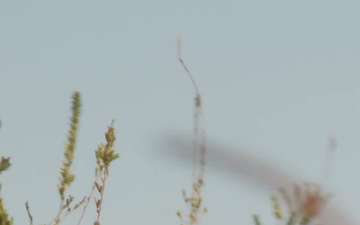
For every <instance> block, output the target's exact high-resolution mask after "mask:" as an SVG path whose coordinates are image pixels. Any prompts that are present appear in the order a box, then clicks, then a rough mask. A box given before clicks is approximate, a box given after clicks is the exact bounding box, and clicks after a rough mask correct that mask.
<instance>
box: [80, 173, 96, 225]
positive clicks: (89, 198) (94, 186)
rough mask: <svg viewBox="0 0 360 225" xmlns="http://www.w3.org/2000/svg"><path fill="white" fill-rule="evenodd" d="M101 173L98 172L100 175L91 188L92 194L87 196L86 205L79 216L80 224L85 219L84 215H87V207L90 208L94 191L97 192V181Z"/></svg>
mask: <svg viewBox="0 0 360 225" xmlns="http://www.w3.org/2000/svg"><path fill="white" fill-rule="evenodd" d="M100 175H101V174H98V175H97V176H96V178H95V181H94V184H93V186H92V188H91V192H90V195H89V196H88V197H87V198H86V199H87V200H86V203H85V205H84V207H83V210H82V212H81V216H80V218H79V221H78V223H77V225H80V224H81V221H82V220H83V218H84V216H85V212H86V210H87V208H88V206H89V203H90V200H91V199H92V197H93V196H94V192H95V188H96V185H95V182H96V181H97V180H98V179H99V178H100Z"/></svg>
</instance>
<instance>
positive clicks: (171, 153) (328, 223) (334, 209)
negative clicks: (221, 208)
mask: <svg viewBox="0 0 360 225" xmlns="http://www.w3.org/2000/svg"><path fill="white" fill-rule="evenodd" d="M166 149H168V150H167V151H165V152H163V153H164V154H165V155H167V157H170V158H172V159H174V158H176V159H178V160H179V159H180V161H181V163H189V164H190V163H191V162H192V161H191V160H192V156H193V154H192V138H191V137H190V136H187V135H181V134H180V135H179V134H177V135H173V136H171V135H169V136H167V139H166ZM206 158H207V161H206V164H207V165H206V167H207V168H211V169H215V170H217V171H220V172H223V173H227V174H231V175H233V176H234V178H239V179H241V180H243V181H247V182H251V183H252V184H254V185H256V186H257V187H258V188H267V189H271V191H275V190H278V188H279V187H288V186H290V185H293V184H299V183H301V182H302V181H304V180H303V179H302V178H301V177H300V176H298V175H295V174H290V172H289V171H286V170H285V169H284V168H281V167H279V166H277V165H274V164H271V163H269V162H266V161H265V160H264V159H260V158H259V157H256V156H255V155H252V154H251V153H249V151H246V150H245V149H244V150H243V149H239V148H235V147H232V146H230V145H229V144H225V143H221V142H215V141H210V142H209V141H208V142H207V156H206ZM317 224H321V225H356V224H358V223H356V222H355V220H354V218H352V216H351V215H350V214H349V213H348V212H346V211H345V210H344V209H342V208H341V206H339V205H334V204H331V200H330V203H329V204H328V205H327V206H326V207H325V209H324V211H323V213H322V214H321V215H320V216H319V218H318V222H317Z"/></svg>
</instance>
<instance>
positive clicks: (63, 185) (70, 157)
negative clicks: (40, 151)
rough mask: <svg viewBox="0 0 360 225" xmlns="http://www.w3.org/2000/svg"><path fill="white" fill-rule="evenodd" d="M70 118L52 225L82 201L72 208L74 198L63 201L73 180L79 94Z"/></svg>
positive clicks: (73, 98) (57, 222)
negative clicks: (71, 169) (57, 205)
mask: <svg viewBox="0 0 360 225" xmlns="http://www.w3.org/2000/svg"><path fill="white" fill-rule="evenodd" d="M71 110H72V117H71V118H70V129H69V134H68V142H67V143H66V144H65V153H64V156H65V159H64V160H63V162H62V163H63V168H61V169H60V175H61V178H60V184H59V185H58V191H59V195H60V198H61V203H60V207H59V211H58V214H57V215H56V217H55V219H54V224H55V225H58V224H60V221H61V220H62V219H64V218H65V217H66V216H68V215H69V214H70V213H71V212H72V211H73V210H75V209H77V208H78V207H79V206H78V204H81V203H82V202H83V201H80V202H79V203H78V204H76V205H75V206H74V207H71V204H72V202H73V200H74V197H73V196H71V195H69V196H68V197H67V198H66V199H65V193H66V190H67V189H68V188H69V186H70V185H71V183H72V182H73V181H74V179H75V175H74V174H72V173H71V171H70V167H71V165H72V163H73V161H74V152H75V147H76V141H77V133H78V126H79V120H80V112H81V95H80V92H74V94H73V96H72V107H71Z"/></svg>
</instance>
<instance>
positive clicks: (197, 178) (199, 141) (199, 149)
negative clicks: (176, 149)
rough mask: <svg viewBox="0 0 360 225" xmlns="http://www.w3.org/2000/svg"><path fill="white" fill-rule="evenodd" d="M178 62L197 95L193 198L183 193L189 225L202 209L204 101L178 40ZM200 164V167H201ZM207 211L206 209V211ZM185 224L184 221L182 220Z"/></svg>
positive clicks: (204, 147)
mask: <svg viewBox="0 0 360 225" xmlns="http://www.w3.org/2000/svg"><path fill="white" fill-rule="evenodd" d="M177 44H178V60H179V62H180V64H181V66H182V67H183V68H184V70H185V71H186V73H187V74H188V76H189V78H190V80H191V82H192V84H193V86H194V89H195V92H196V95H195V106H194V150H193V185H192V192H191V197H187V196H186V192H185V191H183V197H184V201H185V203H187V204H189V205H190V214H189V224H191V225H192V224H198V223H199V213H200V210H201V209H202V206H201V205H202V187H203V185H204V173H205V156H206V146H205V131H204V129H203V110H202V100H201V95H200V91H199V88H198V86H197V85H196V82H195V80H194V78H193V76H192V75H191V73H190V70H189V69H188V68H187V66H186V64H185V62H184V60H183V59H182V58H181V40H180V38H178V42H177ZM199 164H200V165H199ZM205 210H206V209H204V211H205ZM178 216H179V217H180V219H181V220H182V217H181V212H180V211H179V212H178ZM182 222H183V220H182Z"/></svg>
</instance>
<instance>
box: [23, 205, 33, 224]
mask: <svg viewBox="0 0 360 225" xmlns="http://www.w3.org/2000/svg"><path fill="white" fill-rule="evenodd" d="M25 207H26V212H27V214H28V217H29V221H30V225H33V224H34V223H33V217H32V215H31V212H30V207H29V203H28V202H26V203H25Z"/></svg>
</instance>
